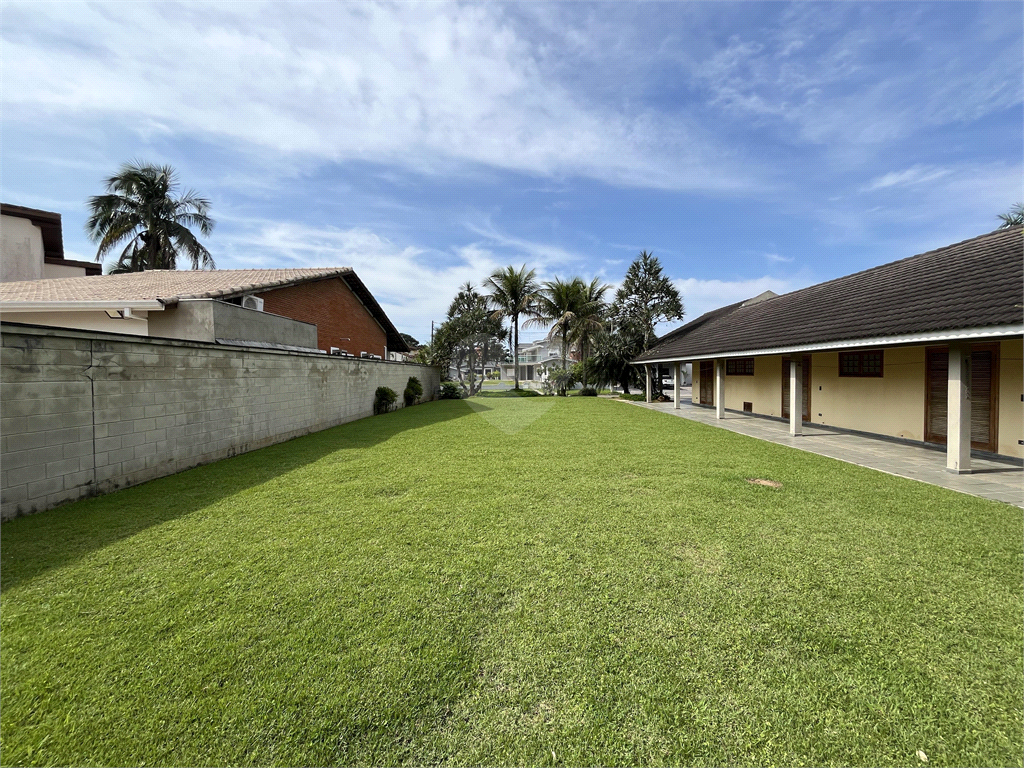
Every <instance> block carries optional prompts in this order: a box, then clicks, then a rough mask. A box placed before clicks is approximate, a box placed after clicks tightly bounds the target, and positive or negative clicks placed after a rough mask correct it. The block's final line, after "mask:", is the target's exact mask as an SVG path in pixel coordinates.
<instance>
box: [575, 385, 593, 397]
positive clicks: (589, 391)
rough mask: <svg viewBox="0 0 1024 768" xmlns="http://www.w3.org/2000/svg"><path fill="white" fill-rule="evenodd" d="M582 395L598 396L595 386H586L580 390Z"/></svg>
mask: <svg viewBox="0 0 1024 768" xmlns="http://www.w3.org/2000/svg"><path fill="white" fill-rule="evenodd" d="M579 396H580V397H597V390H596V389H594V388H593V387H584V388H583V389H581V390H580V394H579Z"/></svg>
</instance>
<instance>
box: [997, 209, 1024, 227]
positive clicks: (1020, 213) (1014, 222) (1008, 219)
mask: <svg viewBox="0 0 1024 768" xmlns="http://www.w3.org/2000/svg"><path fill="white" fill-rule="evenodd" d="M997 218H998V219H999V220H1000V221H1002V222H1003V223H1002V224H1000V225H999V229H1006V228H1008V227H1019V226H1020V225H1021V224H1024V204H1022V203H1017V204H1016V205H1012V206H1010V210H1009V211H1008V212H1006V213H1000V214H999V216H998V217H997Z"/></svg>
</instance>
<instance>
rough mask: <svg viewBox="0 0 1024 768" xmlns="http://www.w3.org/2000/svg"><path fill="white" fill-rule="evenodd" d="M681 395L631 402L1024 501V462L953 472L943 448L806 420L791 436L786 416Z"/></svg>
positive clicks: (985, 462)
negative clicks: (720, 410) (718, 410)
mask: <svg viewBox="0 0 1024 768" xmlns="http://www.w3.org/2000/svg"><path fill="white" fill-rule="evenodd" d="M680 395H681V396H682V402H681V403H680V405H679V410H678V411H677V410H675V408H674V407H673V404H672V403H632V404H633V405H639V406H640V407H641V408H649V409H651V410H654V411H663V412H664V413H669V414H672V415H674V416H680V417H682V418H684V419H690V420H691V421H699V422H701V423H702V424H708V425H709V426H712V427H720V428H721V429H728V430H731V431H732V432H739V433H740V434H743V435H749V436H750V437H756V438H758V439H759V440H768V441H769V442H772V443H778V444H780V445H788V446H790V447H792V448H797V449H799V450H801V451H807V452H809V453H817V454H820V455H822V456H829V457H831V458H833V459H839V460H840V461H845V462H848V463H850V464H859V465H860V466H862V467H870V468H871V469H877V470H879V471H880V472H888V473H889V474H890V475H899V476H900V477H906V478H909V479H911V480H920V481H921V482H923V483H931V484H932V485H939V486H942V487H943V488H949V489H950V490H953V491H959V492H960V493H968V494H971V495H972V496H981V497H983V498H986V499H994V500H995V501H1004V502H1006V503H1008V504H1014V505H1016V506H1018V507H1024V467H1020V466H1017V465H1014V464H1011V463H1009V462H1002V461H993V460H990V459H979V458H977V457H974V458H972V459H971V469H972V470H973V472H972V473H971V474H969V475H954V474H950V473H949V472H947V471H946V454H945V452H944V451H940V450H933V449H929V448H924V447H921V446H918V445H907V444H904V443H897V442H892V441H889V440H881V439H877V438H872V437H866V436H864V435H855V434H850V433H848V432H842V431H840V430H836V429H832V428H829V427H824V426H821V425H815V424H807V423H805V424H804V430H803V431H804V434H803V435H801V436H800V437H791V436H790V434H789V425H788V424H786V423H785V422H782V421H775V420H773V419H766V418H760V417H757V416H748V415H746V414H741V413H734V412H732V411H726V412H725V418H724V419H717V418H715V411H714V409H712V408H708V407H703V406H699V405H694V404H693V403H692V402H691V401H690V388H689V387H687V388H684V389H681V390H680ZM619 402H629V401H625V400H620V401H619Z"/></svg>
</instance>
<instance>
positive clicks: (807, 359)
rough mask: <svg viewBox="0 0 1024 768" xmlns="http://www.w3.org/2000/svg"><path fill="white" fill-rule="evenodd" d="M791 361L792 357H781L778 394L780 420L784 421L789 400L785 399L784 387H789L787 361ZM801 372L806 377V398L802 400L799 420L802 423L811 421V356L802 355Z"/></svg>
mask: <svg viewBox="0 0 1024 768" xmlns="http://www.w3.org/2000/svg"><path fill="white" fill-rule="evenodd" d="M791 359H792V355H783V357H782V386H781V387H780V388H779V389H780V394H781V395H782V411H781V413H782V418H784V419H788V418H789V416H787V415H786V411H788V410H789V402H788V401H789V398H788V397H786V387H787V386H788V385H789V361H790V360H791ZM803 370H804V371H805V372H806V376H807V397H805V398H804V402H803V406H804V412H803V413H802V414H801V420H802V421H810V420H811V390H812V389H813V386H812V382H811V356H810V355H804V356H803ZM803 375H804V374H803V373H801V376H803ZM800 386H803V382H802V381H801V382H800Z"/></svg>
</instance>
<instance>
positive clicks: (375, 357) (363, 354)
mask: <svg viewBox="0 0 1024 768" xmlns="http://www.w3.org/2000/svg"><path fill="white" fill-rule="evenodd" d="M359 356H360V357H361V358H363V359H364V360H383V359H384V358H383V357H381V356H380V355H372V354H370V353H369V352H360V353H359Z"/></svg>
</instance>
